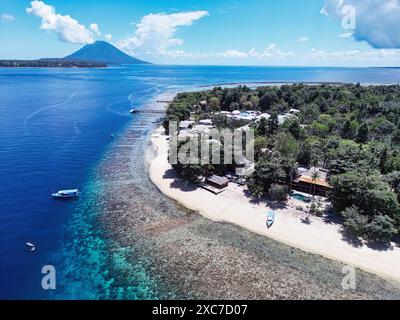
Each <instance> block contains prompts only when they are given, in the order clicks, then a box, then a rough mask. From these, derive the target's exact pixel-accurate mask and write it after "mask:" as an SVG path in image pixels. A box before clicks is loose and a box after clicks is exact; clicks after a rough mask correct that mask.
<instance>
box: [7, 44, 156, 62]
mask: <svg viewBox="0 0 400 320" xmlns="http://www.w3.org/2000/svg"><path fill="white" fill-rule="evenodd" d="M110 64H112V65H115V64H150V63H149V62H147V61H142V60H139V59H136V58H134V57H132V56H130V55H127V54H126V53H124V52H122V51H121V50H119V49H118V48H116V47H114V46H113V45H111V44H109V43H108V42H105V41H96V42H95V43H93V44H88V45H85V46H84V47H83V48H81V49H79V50H78V51H76V52H74V53H73V54H70V55H68V56H66V57H64V58H46V59H37V60H0V67H3V68H105V67H107V66H108V65H110Z"/></svg>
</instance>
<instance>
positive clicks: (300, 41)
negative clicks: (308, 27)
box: [297, 36, 310, 43]
mask: <svg viewBox="0 0 400 320" xmlns="http://www.w3.org/2000/svg"><path fill="white" fill-rule="evenodd" d="M308 40H310V39H309V38H308V37H307V36H304V37H299V38H298V39H297V42H299V43H303V42H308Z"/></svg>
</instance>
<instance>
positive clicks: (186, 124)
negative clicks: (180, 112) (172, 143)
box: [179, 121, 195, 130]
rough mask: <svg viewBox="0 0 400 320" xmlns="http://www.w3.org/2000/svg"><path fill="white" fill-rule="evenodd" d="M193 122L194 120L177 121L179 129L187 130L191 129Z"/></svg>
mask: <svg viewBox="0 0 400 320" xmlns="http://www.w3.org/2000/svg"><path fill="white" fill-rule="evenodd" d="M194 124H195V122H194V121H181V122H180V123H179V130H188V129H191V128H192V127H193V125H194Z"/></svg>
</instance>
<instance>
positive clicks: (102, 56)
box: [63, 41, 150, 64]
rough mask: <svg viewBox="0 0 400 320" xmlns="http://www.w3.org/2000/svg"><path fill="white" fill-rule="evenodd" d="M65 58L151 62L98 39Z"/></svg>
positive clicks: (133, 62) (136, 62)
mask: <svg viewBox="0 0 400 320" xmlns="http://www.w3.org/2000/svg"><path fill="white" fill-rule="evenodd" d="M63 59H65V60H85V61H95V62H103V63H106V64H150V62H147V61H142V60H139V59H136V58H134V57H132V56H130V55H127V54H126V53H124V52H122V51H121V50H119V49H118V48H116V47H114V46H113V45H112V44H110V43H108V42H106V41H96V42H94V43H93V44H87V45H85V46H84V47H82V48H81V49H79V50H78V51H76V52H74V53H73V54H70V55H69V56H66V57H64V58H63Z"/></svg>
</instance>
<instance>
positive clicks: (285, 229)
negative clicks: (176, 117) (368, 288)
mask: <svg viewBox="0 0 400 320" xmlns="http://www.w3.org/2000/svg"><path fill="white" fill-rule="evenodd" d="M163 132H164V130H163V128H159V129H157V130H156V132H155V133H154V134H153V135H152V138H151V140H152V143H153V146H154V147H155V149H156V152H157V154H156V157H155V158H154V160H153V161H152V162H151V164H150V178H151V180H152V181H153V183H154V184H155V185H156V186H157V187H158V188H159V189H160V191H161V192H162V193H164V194H165V195H167V196H168V197H170V198H172V199H174V200H176V201H178V202H179V203H181V204H182V205H183V206H185V207H187V208H189V209H192V210H195V211H197V212H199V213H200V214H201V215H203V216H205V217H207V218H209V219H212V220H214V221H224V222H229V223H233V224H236V225H239V226H242V227H244V228H246V229H248V230H249V231H252V232H256V233H258V234H261V235H264V236H267V237H269V238H272V239H274V240H277V241H280V242H282V243H285V244H287V245H290V246H292V247H296V248H299V249H302V250H304V251H308V252H311V253H315V254H320V255H322V256H324V257H326V258H330V259H333V260H337V261H341V262H343V263H344V264H347V265H351V266H354V267H358V268H361V269H363V270H365V271H369V272H371V273H375V274H378V275H380V276H382V277H386V278H390V279H394V280H397V281H400V248H398V247H395V248H393V249H390V250H386V251H379V250H373V249H371V248H369V247H367V246H366V245H364V246H362V247H354V246H352V245H351V244H349V243H348V242H346V241H343V240H342V235H341V233H340V232H339V229H340V226H338V225H336V224H328V223H325V222H324V221H323V220H322V219H319V218H316V217H311V222H312V223H311V224H309V225H306V224H304V223H302V222H301V217H300V216H299V215H296V214H295V211H296V210H294V209H283V210H277V211H276V212H277V217H276V221H275V223H274V225H273V226H272V228H270V229H267V227H266V216H267V212H268V210H269V208H268V207H267V205H266V204H262V203H261V204H253V203H251V202H250V200H249V199H248V198H247V197H246V196H245V195H244V194H243V188H241V187H238V186H236V185H235V184H230V186H229V188H228V189H227V190H226V191H224V192H223V193H221V194H220V195H218V196H215V195H213V194H212V193H210V192H208V191H206V190H204V189H201V188H195V187H189V188H185V187H184V186H185V184H184V183H183V182H181V181H180V180H179V179H177V175H176V173H175V172H174V171H173V170H172V168H171V165H170V164H169V163H168V160H167V155H168V141H167V138H166V136H165V135H164V133H163Z"/></svg>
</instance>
